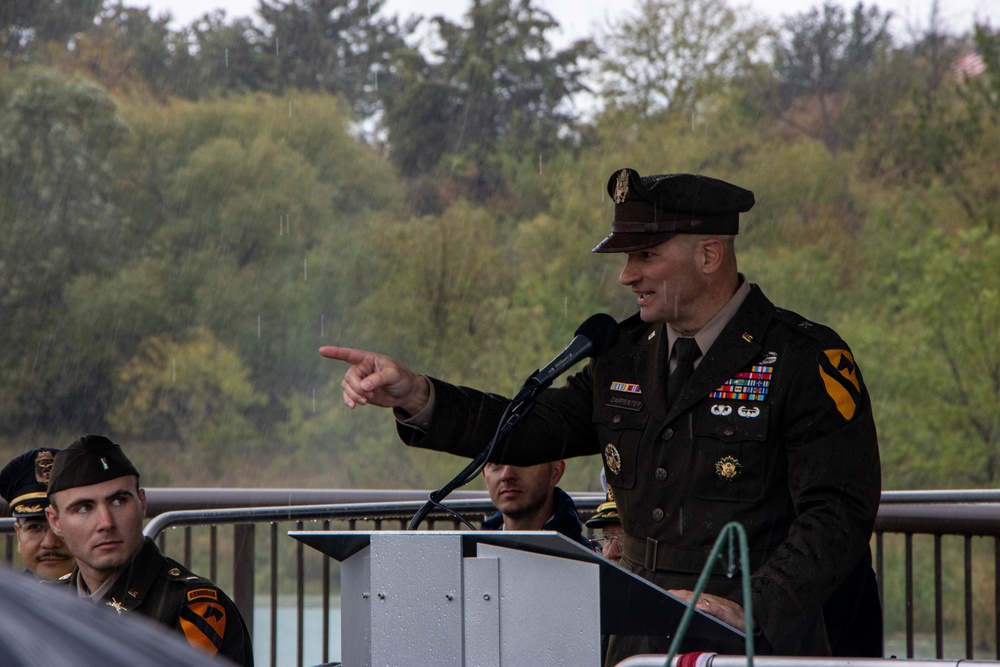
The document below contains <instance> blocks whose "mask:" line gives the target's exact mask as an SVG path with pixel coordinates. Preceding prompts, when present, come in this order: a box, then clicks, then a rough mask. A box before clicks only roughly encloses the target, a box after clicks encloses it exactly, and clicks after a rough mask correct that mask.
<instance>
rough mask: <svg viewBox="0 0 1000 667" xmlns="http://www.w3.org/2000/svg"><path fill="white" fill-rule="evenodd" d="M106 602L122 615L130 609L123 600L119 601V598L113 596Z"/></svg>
mask: <svg viewBox="0 0 1000 667" xmlns="http://www.w3.org/2000/svg"><path fill="white" fill-rule="evenodd" d="M105 604H106V605H108V606H109V607H111V608H112V609H114V610H115V611H117V612H118V615H119V616H121V615H122V614H123V613H125V612H126V611H128V610H127V609H125V605H124V604H122V603H121V602H119V601H118V600H116V599H114V598H111V599H110V600H108V601H107V602H105Z"/></svg>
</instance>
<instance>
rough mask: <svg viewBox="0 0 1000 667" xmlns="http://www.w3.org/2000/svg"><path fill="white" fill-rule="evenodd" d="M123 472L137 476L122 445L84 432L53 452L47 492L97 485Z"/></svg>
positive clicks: (119, 475)
mask: <svg viewBox="0 0 1000 667" xmlns="http://www.w3.org/2000/svg"><path fill="white" fill-rule="evenodd" d="M126 475H135V476H136V477H138V476H139V471H138V470H136V469H135V466H134V465H132V462H131V461H129V460H128V457H127V456H125V453H124V452H123V451H122V448H121V447H119V446H118V445H116V444H115V443H113V442H111V441H110V440H108V439H107V438H105V437H104V436H103V435H85V436H83V437H82V438H80V439H79V440H77V441H76V442H74V443H73V444H72V445H70V446H69V447H67V448H66V449H64V450H62V451H61V452H59V453H58V454H56V461H55V464H53V466H52V476H51V477H50V478H49V495H52V494H53V493H55V492H57V491H62V490H63V489H72V488H75V487H78V486H90V485H91V484H100V483H101V482H107V481H109V480H112V479H118V478H119V477H125V476H126Z"/></svg>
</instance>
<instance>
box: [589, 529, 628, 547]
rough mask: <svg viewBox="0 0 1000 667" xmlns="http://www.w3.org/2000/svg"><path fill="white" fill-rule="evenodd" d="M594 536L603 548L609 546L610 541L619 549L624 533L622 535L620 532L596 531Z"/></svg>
mask: <svg viewBox="0 0 1000 667" xmlns="http://www.w3.org/2000/svg"><path fill="white" fill-rule="evenodd" d="M594 537H595V539H596V541H598V542H600V543H601V544H603V545H604V548H605V549H607V548H608V547H610V546H611V545H612V543H613V544H615V545H616V546H617V547H618V548H619V549H621V548H622V543H623V539H624V537H625V535H623V534H622V533H598V534H597V535H595V536H594Z"/></svg>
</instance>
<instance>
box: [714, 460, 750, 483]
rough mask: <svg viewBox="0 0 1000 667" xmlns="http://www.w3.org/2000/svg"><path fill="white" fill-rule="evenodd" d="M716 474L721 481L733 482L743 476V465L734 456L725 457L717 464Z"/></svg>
mask: <svg viewBox="0 0 1000 667" xmlns="http://www.w3.org/2000/svg"><path fill="white" fill-rule="evenodd" d="M715 474H716V475H718V476H719V479H724V480H726V481H727V482H731V481H733V480H734V479H736V478H737V477H739V476H740V475H741V474H743V464H742V463H740V462H739V461H737V460H736V459H735V458H733V457H732V456H724V457H723V458H721V459H719V460H718V461H716V463H715Z"/></svg>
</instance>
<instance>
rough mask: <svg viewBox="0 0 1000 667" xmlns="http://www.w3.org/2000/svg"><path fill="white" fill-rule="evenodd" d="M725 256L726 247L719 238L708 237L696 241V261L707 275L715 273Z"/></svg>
mask: <svg viewBox="0 0 1000 667" xmlns="http://www.w3.org/2000/svg"><path fill="white" fill-rule="evenodd" d="M725 257H726V248H725V245H724V244H723V243H722V241H721V240H720V239H717V238H714V237H709V238H706V239H702V240H701V241H700V242H699V243H698V262H699V264H700V265H701V269H702V271H703V272H704V273H705V274H706V275H707V274H711V273H715V272H716V271H718V270H719V268H720V267H721V266H722V263H723V260H724V259H725Z"/></svg>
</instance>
